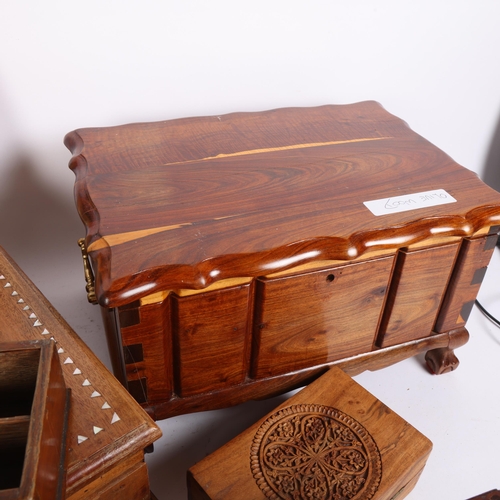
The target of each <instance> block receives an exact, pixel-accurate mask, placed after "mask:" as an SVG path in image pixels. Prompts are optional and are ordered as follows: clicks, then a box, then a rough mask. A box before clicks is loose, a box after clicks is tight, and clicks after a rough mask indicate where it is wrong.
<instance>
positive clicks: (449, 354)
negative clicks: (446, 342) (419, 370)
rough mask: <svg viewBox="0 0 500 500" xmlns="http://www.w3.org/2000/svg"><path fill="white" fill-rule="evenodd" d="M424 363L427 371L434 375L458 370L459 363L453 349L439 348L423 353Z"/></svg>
mask: <svg viewBox="0 0 500 500" xmlns="http://www.w3.org/2000/svg"><path fill="white" fill-rule="evenodd" d="M425 361H426V363H427V366H428V368H429V370H430V371H431V372H432V373H435V374H436V375H441V374H443V373H448V372H452V371H453V370H456V369H457V368H458V365H459V364H460V361H459V360H458V358H457V357H456V356H455V352H454V351H453V349H450V348H448V347H441V348H439V349H433V350H432V351H427V352H426V353H425Z"/></svg>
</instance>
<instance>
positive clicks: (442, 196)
mask: <svg viewBox="0 0 500 500" xmlns="http://www.w3.org/2000/svg"><path fill="white" fill-rule="evenodd" d="M456 201H457V200H455V198H453V196H451V195H450V194H448V193H447V192H446V191H445V190H444V189H434V190H433V191H424V192H423V193H413V194H407V195H403V196H393V197H391V198H382V199H380V200H372V201H364V202H363V204H364V205H365V206H366V208H368V210H370V212H371V213H372V214H373V215H376V216H379V215H387V214H394V213H398V212H407V211H408V210H418V209H420V208H429V207H435V206H437V205H446V204H447V203H455V202H456Z"/></svg>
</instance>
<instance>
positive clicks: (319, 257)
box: [65, 102, 500, 418]
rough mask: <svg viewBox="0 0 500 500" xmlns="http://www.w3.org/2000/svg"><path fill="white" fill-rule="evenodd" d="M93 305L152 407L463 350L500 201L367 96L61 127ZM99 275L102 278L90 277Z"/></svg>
mask: <svg viewBox="0 0 500 500" xmlns="http://www.w3.org/2000/svg"><path fill="white" fill-rule="evenodd" d="M65 143H66V145H67V147H68V148H69V149H70V150H71V151H72V153H73V158H72V160H71V162H70V167H71V168H72V169H73V170H74V172H75V174H76V184H75V195H76V203H77V207H78V211H79V214H80V216H81V218H82V220H83V222H84V224H85V227H86V237H85V238H84V239H83V240H82V241H81V246H82V249H83V252H84V263H85V266H86V276H87V287H88V291H89V297H90V299H91V300H96V301H97V302H98V303H99V304H100V305H101V306H102V308H103V315H104V319H105V324H106V330H107V334H108V341H109V345H110V351H111V354H112V356H113V364H114V371H115V374H116V375H117V377H118V378H119V379H120V380H121V381H122V382H123V383H124V385H126V386H127V387H128V389H129V391H130V392H131V393H132V394H133V395H134V396H135V397H136V399H137V400H138V401H139V402H141V403H142V404H143V405H144V406H145V407H146V408H147V409H148V411H149V412H150V413H151V415H152V416H154V417H155V418H164V417H168V416H171V415H175V414H178V413H183V412H190V411H197V410H202V409H209V408H216V407H223V406H226V405H231V404H236V403H239V402H241V401H245V400H247V399H249V398H259V397H266V396H269V395H271V394H275V393H278V392H282V391H286V390H288V389H290V388H293V387H296V386H299V385H301V384H304V383H307V382H308V381H310V380H312V379H313V378H315V377H317V376H318V375H319V374H320V373H321V372H322V371H324V369H325V367H326V366H331V365H339V366H341V367H342V368H343V369H344V370H346V371H348V372H349V373H350V374H355V373H359V372H360V371H363V370H366V369H377V368H381V367H383V366H386V365H388V364H390V363H394V362H396V361H398V360H401V359H403V358H406V357H409V356H412V355H414V354H416V353H418V352H422V351H430V354H429V355H428V356H427V359H428V362H429V364H430V366H431V368H432V369H433V371H435V372H437V373H441V372H443V371H447V370H451V369H453V368H455V367H456V366H457V364H458V360H457V359H456V357H455V356H454V354H453V349H454V348H456V347H459V346H461V345H463V344H464V343H465V342H466V341H467V338H468V333H467V331H466V329H465V323H466V321H467V317H468V315H469V313H470V310H471V308H472V306H473V303H474V299H475V297H476V294H477V292H478V290H479V286H480V283H481V280H482V277H483V276H484V273H485V271H486V266H487V264H488V262H489V259H490V256H491V253H492V251H493V248H494V246H495V243H496V240H497V232H498V228H499V224H500V194H498V193H497V192H495V191H494V190H492V189H490V188H489V187H487V186H486V185H484V184H483V183H482V182H481V181H480V180H479V179H478V178H477V176H476V175H475V174H474V173H472V172H470V171H469V170H467V169H466V168H463V167H461V166H460V165H458V164H456V163H455V162H454V161H453V160H452V159H451V158H449V157H448V156H447V155H446V154H445V153H443V152H442V151H440V150H439V149H438V148H436V147H435V146H433V145H432V144H430V143H429V142H428V141H426V140H425V139H423V138H422V137H420V136H419V135H418V134H416V133H414V132H413V131H412V130H411V129H410V128H409V127H408V126H407V125H406V124H405V123H404V122H403V121H402V120H400V119H398V118H396V117H395V116H393V115H391V114H389V113H388V112H386V111H385V110H384V109H383V108H382V107H381V106H380V105H378V104H377V103H374V102H365V103H359V104H354V105H345V106H322V107H317V108H289V109H279V110H274V111H268V112H262V113H235V114H230V115H225V116H212V117H204V118H189V119H181V120H172V121H166V122H158V123H142V124H133V125H125V126H118V127H109V128H93V129H81V130H77V131H74V132H71V133H69V134H68V135H67V136H66V138H65ZM94 280H95V282H94Z"/></svg>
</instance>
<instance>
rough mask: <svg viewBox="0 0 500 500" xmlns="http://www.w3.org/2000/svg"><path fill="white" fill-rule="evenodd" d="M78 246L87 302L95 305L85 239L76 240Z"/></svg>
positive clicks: (93, 286)
mask: <svg viewBox="0 0 500 500" xmlns="http://www.w3.org/2000/svg"><path fill="white" fill-rule="evenodd" d="M78 246H79V247H80V250H81V251H82V258H83V273H84V274H85V282H86V285H85V290H86V291H87V300H88V301H89V302H90V303H91V304H97V297H96V294H95V285H94V273H93V272H92V267H91V266H90V260H89V254H88V253H87V247H86V246H85V239H84V238H80V239H79V240H78Z"/></svg>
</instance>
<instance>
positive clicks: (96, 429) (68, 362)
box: [0, 274, 121, 445]
mask: <svg viewBox="0 0 500 500" xmlns="http://www.w3.org/2000/svg"><path fill="white" fill-rule="evenodd" d="M0 281H1V282H4V281H5V283H2V285H3V288H5V289H8V292H9V294H10V295H11V296H12V297H15V299H16V302H17V303H18V304H19V305H20V307H21V308H22V310H23V311H25V312H26V318H27V319H28V320H29V321H30V322H31V325H32V327H33V328H35V329H36V330H39V331H40V334H41V335H51V334H50V332H49V330H47V328H45V327H44V328H43V329H41V328H40V327H42V326H43V323H42V321H41V320H40V319H39V318H38V316H37V314H36V313H35V312H34V311H32V310H31V308H30V306H29V305H28V304H26V302H25V300H24V299H23V298H22V297H19V293H18V292H17V290H15V289H14V290H12V291H11V289H13V286H12V283H11V282H10V281H9V280H7V278H6V277H5V275H4V274H0ZM28 311H29V312H28ZM33 320H35V321H34V322H33ZM50 340H52V341H53V342H55V343H57V340H56V339H55V338H54V337H53V336H51V337H50ZM58 345H59V344H58ZM57 352H58V353H59V354H63V353H65V351H64V348H63V347H59V349H58V351H57ZM63 359H64V361H63V362H62V364H63V366H64V365H74V361H73V360H72V359H71V358H70V357H69V356H66V357H64V358H63ZM71 370H73V368H71ZM71 373H72V375H73V376H78V375H82V376H83V374H82V371H81V370H80V369H79V368H75V369H74V371H72V372H71ZM81 385H82V387H90V386H92V384H91V382H90V381H89V380H88V379H87V378H84V380H83V382H82V384H81ZM89 397H90V398H92V399H94V398H100V397H102V395H101V393H99V392H98V391H96V390H93V392H92V393H91V394H90V395H89ZM111 409H112V408H111V406H110V405H109V404H108V403H107V402H104V404H103V405H102V406H101V410H111ZM107 420H109V423H110V424H111V425H112V424H115V423H116V422H119V421H120V420H121V419H120V417H119V416H118V414H117V413H116V412H113V415H112V417H111V419H109V418H108V419H107ZM92 429H93V432H94V435H95V434H98V433H99V432H101V431H103V430H104V428H102V427H98V426H96V425H94V426H92ZM88 439H89V438H88V436H77V444H79V445H80V444H82V443H83V442H85V441H87V440H88Z"/></svg>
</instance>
